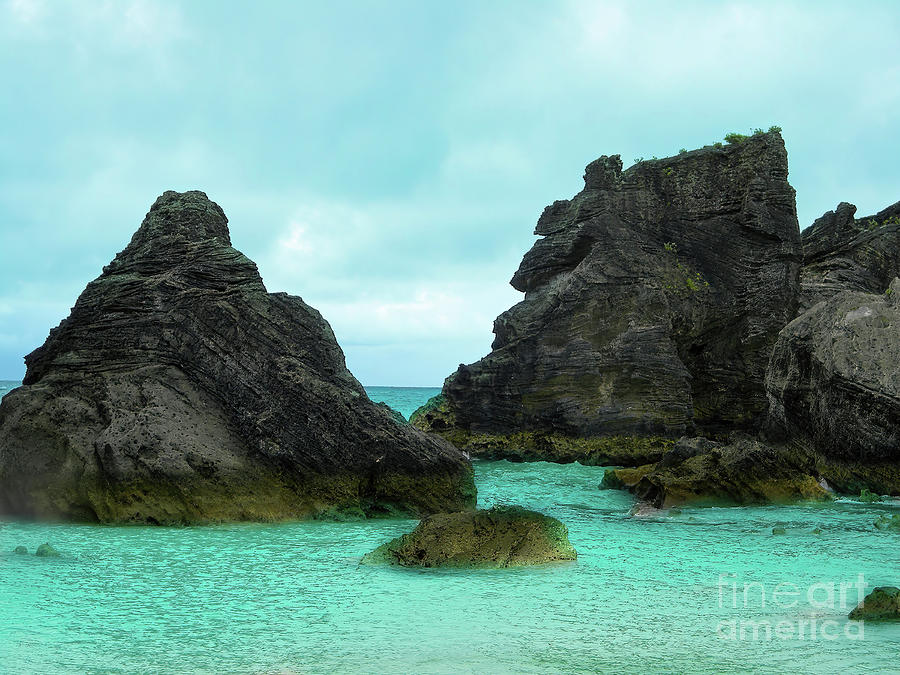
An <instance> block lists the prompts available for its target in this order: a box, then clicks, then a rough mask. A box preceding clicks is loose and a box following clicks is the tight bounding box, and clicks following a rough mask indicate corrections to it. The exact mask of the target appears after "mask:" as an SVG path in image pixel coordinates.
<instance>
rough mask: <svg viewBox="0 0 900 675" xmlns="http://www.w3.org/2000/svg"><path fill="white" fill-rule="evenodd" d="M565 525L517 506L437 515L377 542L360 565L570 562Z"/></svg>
mask: <svg viewBox="0 0 900 675" xmlns="http://www.w3.org/2000/svg"><path fill="white" fill-rule="evenodd" d="M575 558H576V553H575V549H574V548H573V547H572V545H571V544H570V543H569V533H568V530H567V529H566V526H565V525H563V524H562V523H561V522H560V521H558V520H557V519H556V518H551V517H550V516H545V515H544V514H542V513H538V512H536V511H529V510H527V509H523V508H521V507H518V506H495V507H493V508H491V509H487V510H477V511H458V512H455V513H438V514H435V515H432V516H429V517H427V518H425V519H424V520H422V521H421V522H420V523H419V524H418V526H416V528H415V529H414V530H413V531H412V532H410V533H408V534H404V535H403V536H401V537H398V538H397V539H394V540H393V541H389V542H388V543H386V544H383V545H381V546H379V547H378V548H377V549H375V550H374V551H372V552H371V553H369V554H367V555H366V556H365V557H364V558H363V562H364V563H369V564H373V563H388V564H392V565H402V566H404V567H516V566H521V565H537V564H540V563H548V562H556V561H563V560H575Z"/></svg>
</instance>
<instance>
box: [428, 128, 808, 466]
mask: <svg viewBox="0 0 900 675" xmlns="http://www.w3.org/2000/svg"><path fill="white" fill-rule="evenodd" d="M787 173H788V166H787V154H786V152H785V148H784V143H783V141H782V139H781V136H780V135H779V134H778V133H774V132H773V133H761V134H757V135H754V136H752V137H750V138H748V139H746V140H744V141H743V142H740V143H736V144H733V145H728V146H725V147H713V146H709V147H707V148H703V149H700V150H695V151H693V152H686V153H683V154H680V155H677V156H675V157H670V158H667V159H662V160H650V161H641V162H639V163H637V164H635V165H634V166H632V167H631V168H629V169H628V170H626V171H623V170H622V161H621V159H620V158H619V157H618V156H612V157H601V158H600V159H598V160H596V161H595V162H592V163H591V164H589V165H588V167H587V169H586V171H585V176H584V182H585V187H584V190H582V191H581V192H580V193H578V194H577V195H576V196H575V197H574V198H572V199H571V200H565V201H557V202H555V203H554V204H553V205H551V206H549V207H547V208H546V209H545V210H544V213H543V214H542V215H541V217H540V219H539V221H538V224H537V228H536V230H535V233H536V234H537V235H539V236H540V237H541V239H539V240H538V241H537V242H536V243H535V245H534V247H533V248H532V249H531V251H529V252H528V253H527V254H526V255H525V257H524V259H523V261H522V264H521V265H520V267H519V270H518V271H517V272H516V274H515V275H514V276H513V279H512V285H513V286H514V287H515V288H516V289H518V290H520V291H523V292H524V293H525V299H524V300H523V301H522V302H520V303H519V304H517V305H515V306H514V307H512V308H511V309H509V310H508V311H506V312H504V313H503V314H501V315H500V316H499V317H498V318H497V320H496V321H495V323H494V333H495V336H496V337H495V340H494V343H493V346H492V351H491V353H490V354H489V355H487V356H486V357H485V358H483V359H481V360H480V361H478V362H477V363H474V364H471V365H461V366H460V367H459V369H458V370H457V371H456V372H455V373H453V374H452V375H451V376H450V377H448V378H447V380H446V382H445V383H444V387H443V391H442V394H441V397H440V398H438V399H436V400H434V401H432V402H431V403H430V405H429V406H426V407H425V408H423V409H421V410H420V411H418V412H417V414H416V415H414V418H413V422H414V424H416V425H417V426H419V427H420V428H423V429H428V430H431V431H436V432H438V433H441V434H443V435H445V437H447V438H449V439H451V440H452V441H453V442H454V443H455V444H457V445H458V446H460V447H464V448H466V449H467V450H469V451H470V452H472V453H474V454H480V455H483V456H500V457H504V456H508V457H512V458H518V459H538V458H543V459H550V460H556V461H570V460H572V459H583V460H586V461H590V462H593V463H606V462H609V461H610V460H612V461H616V462H621V463H640V462H642V461H652V460H653V459H658V458H659V457H660V456H661V455H662V454H663V453H664V452H665V451H666V450H667V449H669V448H670V447H671V443H672V440H673V439H675V438H678V437H679V436H681V435H683V434H685V433H701V434H720V433H723V432H726V431H731V430H734V429H748V430H752V429H755V428H756V427H757V425H758V424H759V422H760V420H761V418H762V417H763V415H764V413H765V410H766V405H767V401H766V394H765V388H764V384H763V381H764V375H765V369H766V364H767V362H768V359H769V355H770V353H771V348H772V345H773V344H774V342H775V339H776V337H777V335H778V331H779V330H780V329H781V328H782V327H783V326H784V325H785V324H786V323H787V322H788V321H790V320H791V319H792V318H793V317H794V316H795V314H796V309H797V303H798V296H799V271H800V264H801V247H800V234H799V227H798V224H797V217H796V209H795V202H794V190H793V188H791V186H790V185H789V184H788V180H787ZM629 454H631V455H633V456H632V458H631V459H632V460H633V461H630V462H629V461H622V460H627V459H628V455H629Z"/></svg>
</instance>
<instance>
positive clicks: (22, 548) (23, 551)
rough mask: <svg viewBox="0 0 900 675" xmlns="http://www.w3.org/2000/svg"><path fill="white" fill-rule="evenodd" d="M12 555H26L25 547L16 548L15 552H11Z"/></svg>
mask: <svg viewBox="0 0 900 675" xmlns="http://www.w3.org/2000/svg"><path fill="white" fill-rule="evenodd" d="M13 553H15V554H17V555H28V549H27V548H26V547H25V546H16V548H15V550H13Z"/></svg>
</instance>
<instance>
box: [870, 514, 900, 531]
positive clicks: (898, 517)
mask: <svg viewBox="0 0 900 675" xmlns="http://www.w3.org/2000/svg"><path fill="white" fill-rule="evenodd" d="M875 527H876V528H877V529H879V530H895V531H900V514H898V513H895V514H894V515H893V516H879V517H878V520H876V521H875Z"/></svg>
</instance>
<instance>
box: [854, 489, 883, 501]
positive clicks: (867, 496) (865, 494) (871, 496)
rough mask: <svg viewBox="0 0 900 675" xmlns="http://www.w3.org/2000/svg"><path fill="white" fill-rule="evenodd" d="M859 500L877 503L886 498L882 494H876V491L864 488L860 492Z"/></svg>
mask: <svg viewBox="0 0 900 675" xmlns="http://www.w3.org/2000/svg"><path fill="white" fill-rule="evenodd" d="M859 501H861V502H865V503H867V504H875V503H877V502H880V501H884V500H883V498H882V496H881V495H876V494H875V493H874V492H870V491H869V490H867V489H866V488H863V489H862V490H861V491H860V493H859Z"/></svg>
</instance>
